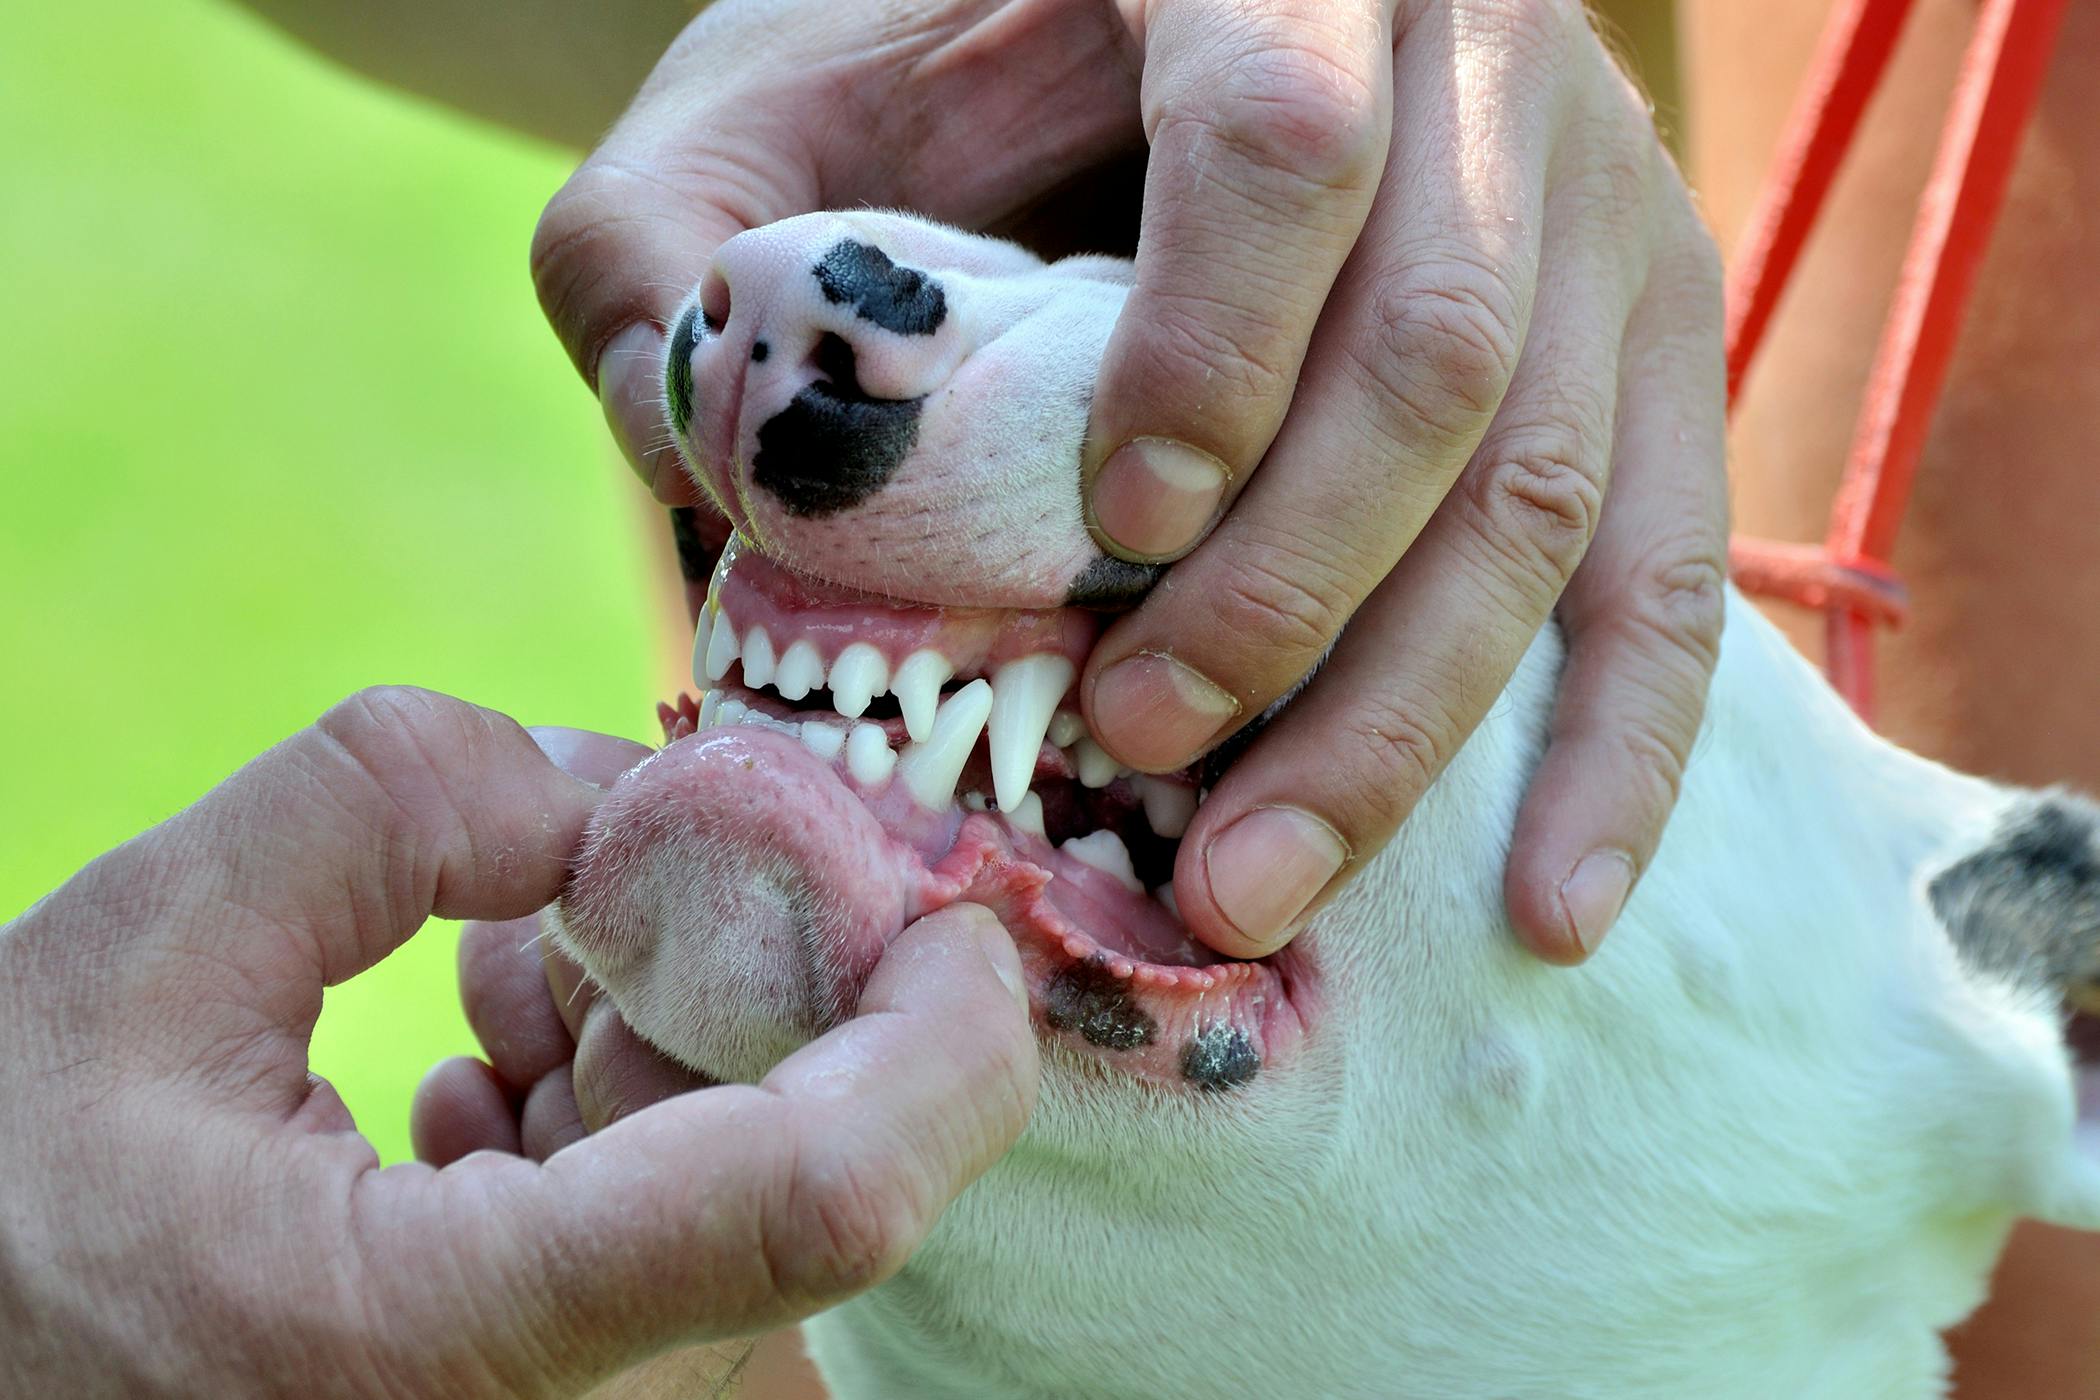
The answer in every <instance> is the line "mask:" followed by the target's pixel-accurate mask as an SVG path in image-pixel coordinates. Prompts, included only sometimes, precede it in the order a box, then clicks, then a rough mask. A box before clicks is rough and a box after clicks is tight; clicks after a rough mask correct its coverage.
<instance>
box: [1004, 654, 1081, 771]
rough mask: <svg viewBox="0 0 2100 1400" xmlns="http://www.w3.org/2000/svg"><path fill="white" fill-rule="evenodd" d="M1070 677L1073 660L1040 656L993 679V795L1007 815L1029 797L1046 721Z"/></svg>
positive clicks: (1018, 663)
mask: <svg viewBox="0 0 2100 1400" xmlns="http://www.w3.org/2000/svg"><path fill="white" fill-rule="evenodd" d="M1073 674H1074V669H1073V666H1072V663H1071V662H1069V661H1067V660H1065V658H1063V657H1062V656H1058V655H1056V654H1055V653H1051V652H1044V653H1042V654H1040V655H1036V656H1024V657H1022V658H1021V659H1020V660H1018V661H1009V662H1007V663H1006V664H1005V665H1004V666H1001V667H1000V668H999V671H998V674H997V675H995V676H993V677H992V734H991V749H992V795H993V796H994V797H996V798H998V799H999V805H1000V806H1001V807H1003V808H1005V809H1006V810H1008V811H1012V810H1013V809H1014V808H1016V807H1018V806H1020V805H1021V799H1022V798H1023V797H1026V796H1027V795H1028V784H1029V780H1030V779H1032V778H1034V777H1035V760H1036V755H1038V754H1040V753H1041V752H1042V750H1043V736H1044V735H1045V734H1047V733H1048V732H1049V730H1050V717H1051V716H1052V715H1054V714H1055V713H1057V702H1058V701H1060V700H1062V699H1064V698H1065V691H1066V690H1067V689H1069V688H1070V686H1071V684H1072V676H1073Z"/></svg>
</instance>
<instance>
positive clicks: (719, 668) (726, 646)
mask: <svg viewBox="0 0 2100 1400" xmlns="http://www.w3.org/2000/svg"><path fill="white" fill-rule="evenodd" d="M736 654H737V642H736V625H735V624H734V623H732V622H731V621H730V620H729V614H728V613H717V614H715V626H714V630H713V631H712V632H710V633H709V634H708V638H707V656H706V658H705V659H704V661H703V662H702V668H703V669H704V670H705V671H706V673H707V678H708V680H710V681H718V680H720V679H722V677H724V676H726V675H728V674H729V666H730V663H731V662H733V661H735V660H736Z"/></svg>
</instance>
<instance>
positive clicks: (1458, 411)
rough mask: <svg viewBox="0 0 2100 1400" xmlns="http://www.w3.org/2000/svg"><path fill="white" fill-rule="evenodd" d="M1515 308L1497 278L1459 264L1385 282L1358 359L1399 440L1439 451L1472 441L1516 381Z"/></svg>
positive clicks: (1443, 260) (1429, 265) (1474, 264)
mask: <svg viewBox="0 0 2100 1400" xmlns="http://www.w3.org/2000/svg"><path fill="white" fill-rule="evenodd" d="M1518 304H1519V302H1518V297H1517V294H1516V291H1515V289H1513V288H1512V287H1511V286H1510V285H1509V283H1508V281H1507V279H1506V278H1505V277H1504V276H1503V275H1502V274H1501V273H1500V272H1497V271H1495V270H1494V269H1492V268H1489V267H1487V266H1484V265H1483V264H1482V263H1480V262H1478V261H1475V260H1473V259H1469V258H1465V257H1460V256H1450V257H1440V258H1437V259H1435V260H1433V261H1430V262H1426V263H1422V264H1418V265H1416V266H1414V267H1412V268H1408V269H1406V270H1404V271H1401V272H1399V273H1396V274H1394V275H1393V276H1392V277H1390V278H1388V279H1387V280H1386V282H1385V284H1384V285H1383V286H1382V287H1381V288H1380V290H1379V292H1378V294H1377V295H1376V296H1375V297H1374V298H1373V300H1372V304H1371V316H1370V323H1369V328H1368V334H1367V340H1366V343H1365V344H1363V345H1362V346H1361V347H1360V348H1359V349H1358V351H1357V359H1358V361H1359V363H1361V364H1362V365H1363V367H1364V369H1365V371H1366V372H1367V373H1368V374H1369V375H1370V376H1371V378H1372V380H1373V381H1374V383H1375V384H1376V385H1377V386H1378V387H1379V388H1380V389H1381V390H1382V392H1383V393H1384V395H1385V397H1386V398H1387V399H1389V400H1390V402H1391V403H1392V405H1393V406H1394V408H1396V409H1397V410H1398V413H1399V416H1400V417H1401V419H1402V420H1403V421H1402V428H1403V431H1404V432H1406V433H1409V434H1412V435H1422V434H1426V435H1427V436H1429V437H1430V438H1431V439H1432V440H1434V441H1436V442H1438V443H1442V444H1444V445H1447V446H1451V445H1457V444H1462V443H1466V442H1469V441H1471V440H1472V439H1474V438H1477V437H1478V436H1479V434H1480V431H1481V429H1482V428H1483V427H1484V426H1485V425H1486V423H1487V422H1488V420H1489V419H1490V418H1491V417H1492V416H1493V414H1494V411H1495V409H1496V407H1497V406H1498V405H1499V404H1500V403H1501V402H1502V395H1503V392H1504V390H1506V389H1507V388H1508V387H1509V381H1510V376H1511V375H1512V374H1514V373H1515V372H1516V364H1517V354H1518V351H1519V348H1520V345H1519V339H1520V337H1519V332H1518V323H1519V320H1520V317H1519V313H1518Z"/></svg>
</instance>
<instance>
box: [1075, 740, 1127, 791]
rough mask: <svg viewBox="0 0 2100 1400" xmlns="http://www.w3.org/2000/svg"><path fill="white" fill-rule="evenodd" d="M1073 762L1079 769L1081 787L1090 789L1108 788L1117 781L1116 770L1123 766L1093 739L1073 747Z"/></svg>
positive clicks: (1080, 742)
mask: <svg viewBox="0 0 2100 1400" xmlns="http://www.w3.org/2000/svg"><path fill="white" fill-rule="evenodd" d="M1072 762H1073V763H1074V764H1075V765H1076V766H1077V767H1078V769H1079V785H1080V786H1081V787H1090V788H1103V787H1107V786H1108V785H1109V784H1110V783H1112V782H1114V781H1115V780H1116V769H1117V768H1118V767H1120V766H1121V765H1120V764H1118V763H1117V762H1116V761H1115V760H1114V759H1112V758H1110V757H1109V756H1108V750H1107V749H1104V748H1102V747H1101V746H1100V745H1099V744H1097V743H1095V742H1094V741H1093V739H1092V738H1091V737H1082V738H1081V739H1080V740H1079V742H1078V743H1076V744H1074V745H1072Z"/></svg>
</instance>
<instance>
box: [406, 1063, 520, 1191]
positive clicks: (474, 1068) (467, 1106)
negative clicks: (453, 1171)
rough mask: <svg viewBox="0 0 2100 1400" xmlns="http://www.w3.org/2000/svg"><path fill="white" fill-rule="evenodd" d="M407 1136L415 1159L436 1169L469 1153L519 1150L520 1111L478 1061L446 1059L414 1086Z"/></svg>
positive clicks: (501, 1082) (491, 1074)
mask: <svg viewBox="0 0 2100 1400" xmlns="http://www.w3.org/2000/svg"><path fill="white" fill-rule="evenodd" d="M408 1136H409V1141H410V1143H411V1144H412V1145H413V1146H414V1148H415V1153H416V1160H417V1161H419V1162H428V1163H429V1164H430V1165H431V1166H433V1167H443V1166H449V1165H450V1164H451V1163H453V1162H456V1161H458V1160H459V1159H460V1158H462V1157H464V1156H466V1155H467V1154H468V1153H469V1152H483V1151H487V1152H509V1153H512V1154H515V1153H517V1152H518V1150H519V1146H518V1113H517V1109H516V1108H515V1107H514V1106H513V1104H512V1102H511V1097H510V1089H509V1086H507V1085H506V1084H504V1082H503V1081H502V1079H500V1078H499V1077H498V1076H497V1074H496V1072H495V1071H494V1070H492V1069H490V1068H489V1067H488V1066H487V1065H485V1064H483V1063H482V1062H481V1061H479V1060H473V1059H468V1058H466V1057H465V1056H459V1057H456V1058H453V1059H450V1060H445V1061H442V1062H441V1063H439V1064H437V1065H435V1066H434V1067H432V1069H431V1071H430V1072H429V1073H428V1074H426V1075H424V1076H423V1082H422V1083H420V1084H418V1085H417V1086H416V1095H415V1098H413V1099H412V1100H410V1102H409V1106H408Z"/></svg>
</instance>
